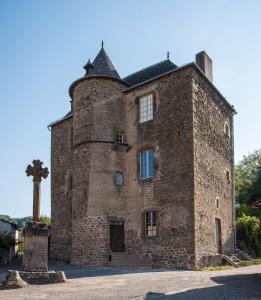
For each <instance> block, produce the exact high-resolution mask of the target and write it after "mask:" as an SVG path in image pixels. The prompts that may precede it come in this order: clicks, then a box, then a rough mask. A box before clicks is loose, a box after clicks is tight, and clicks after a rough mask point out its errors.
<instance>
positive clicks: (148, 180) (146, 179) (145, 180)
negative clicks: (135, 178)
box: [139, 177, 154, 183]
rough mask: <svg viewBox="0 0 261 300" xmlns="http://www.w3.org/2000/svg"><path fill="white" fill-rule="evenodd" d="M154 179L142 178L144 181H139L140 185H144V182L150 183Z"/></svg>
mask: <svg viewBox="0 0 261 300" xmlns="http://www.w3.org/2000/svg"><path fill="white" fill-rule="evenodd" d="M153 179H154V177H149V178H144V179H139V182H140V183H146V182H152V181H153Z"/></svg>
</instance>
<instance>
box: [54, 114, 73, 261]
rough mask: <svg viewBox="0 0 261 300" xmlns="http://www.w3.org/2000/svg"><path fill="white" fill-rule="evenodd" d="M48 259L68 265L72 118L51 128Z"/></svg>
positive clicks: (70, 215)
mask: <svg viewBox="0 0 261 300" xmlns="http://www.w3.org/2000/svg"><path fill="white" fill-rule="evenodd" d="M51 153H52V155H51V198H52V201H51V218H52V228H51V248H50V257H51V258H52V259H60V260H64V261H70V254H71V246H72V181H73V177H72V171H71V169H72V117H70V118H68V119H66V120H64V121H63V122H60V123H58V124H57V125H55V126H53V127H52V142H51Z"/></svg>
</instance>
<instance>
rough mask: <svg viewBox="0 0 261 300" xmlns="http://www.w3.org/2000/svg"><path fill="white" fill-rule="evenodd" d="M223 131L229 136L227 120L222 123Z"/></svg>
mask: <svg viewBox="0 0 261 300" xmlns="http://www.w3.org/2000/svg"><path fill="white" fill-rule="evenodd" d="M224 132H225V135H226V136H228V137H229V136H230V132H229V126H228V122H225V124H224Z"/></svg>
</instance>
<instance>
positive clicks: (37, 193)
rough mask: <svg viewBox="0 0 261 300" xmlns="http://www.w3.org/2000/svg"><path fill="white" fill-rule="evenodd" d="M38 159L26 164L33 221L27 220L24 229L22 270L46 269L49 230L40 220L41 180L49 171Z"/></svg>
mask: <svg viewBox="0 0 261 300" xmlns="http://www.w3.org/2000/svg"><path fill="white" fill-rule="evenodd" d="M42 164H43V163H42V162H41V161H40V160H34V161H33V166H31V165H28V166H27V169H26V174H27V176H33V183H34V193H33V221H32V222H28V223H27V224H26V227H25V229H24V256H23V270H24V271H26V272H47V271H48V236H49V230H48V227H47V225H46V224H45V223H41V222H40V200H41V181H42V178H47V176H48V174H49V171H48V169H47V168H42Z"/></svg>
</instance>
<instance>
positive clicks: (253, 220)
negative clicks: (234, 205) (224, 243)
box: [236, 214, 261, 257]
mask: <svg viewBox="0 0 261 300" xmlns="http://www.w3.org/2000/svg"><path fill="white" fill-rule="evenodd" d="M236 226H237V240H238V241H239V243H240V244H241V248H242V245H244V246H243V247H245V248H246V249H243V250H247V251H248V252H249V253H250V254H251V255H252V256H255V257H256V256H258V257H260V256H261V227H260V220H259V219H258V218H257V217H255V216H252V217H251V216H247V215H245V214H243V215H242V217H238V218H237V221H236Z"/></svg>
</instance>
